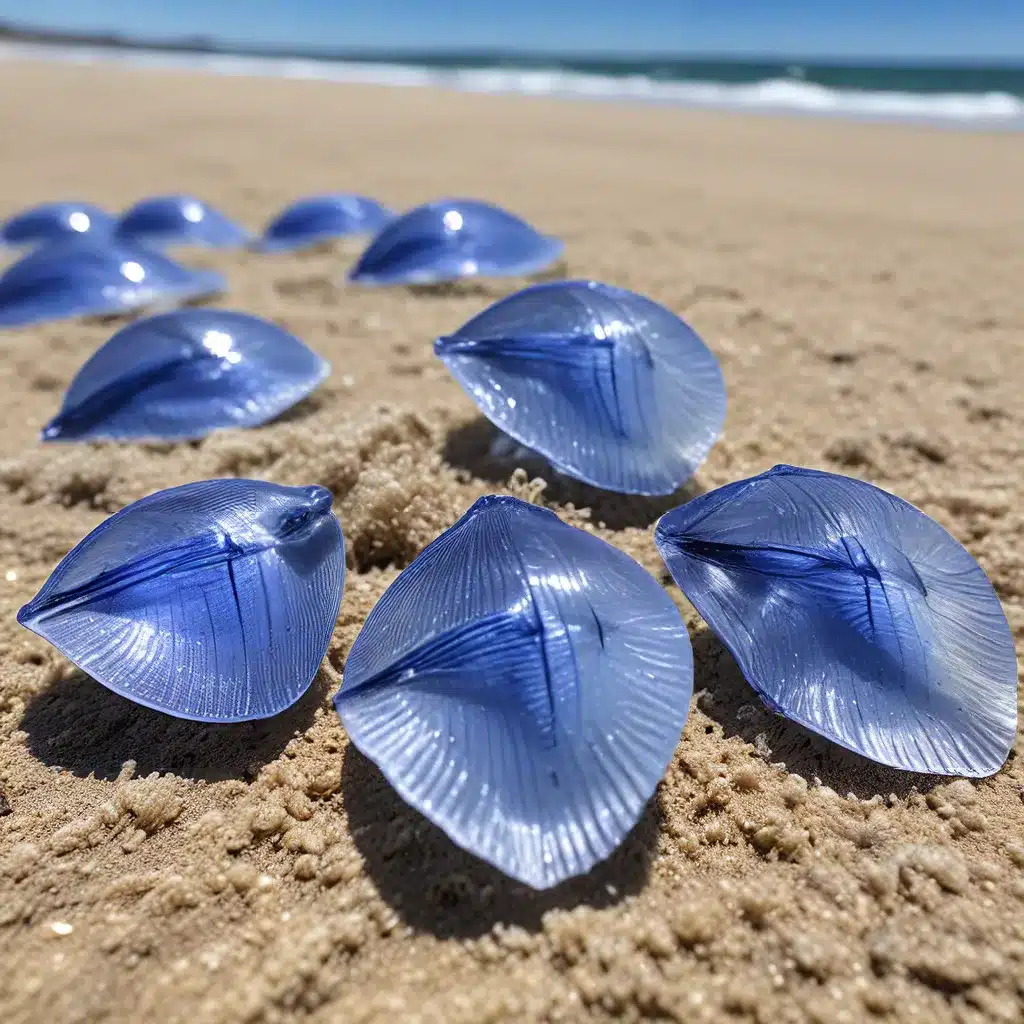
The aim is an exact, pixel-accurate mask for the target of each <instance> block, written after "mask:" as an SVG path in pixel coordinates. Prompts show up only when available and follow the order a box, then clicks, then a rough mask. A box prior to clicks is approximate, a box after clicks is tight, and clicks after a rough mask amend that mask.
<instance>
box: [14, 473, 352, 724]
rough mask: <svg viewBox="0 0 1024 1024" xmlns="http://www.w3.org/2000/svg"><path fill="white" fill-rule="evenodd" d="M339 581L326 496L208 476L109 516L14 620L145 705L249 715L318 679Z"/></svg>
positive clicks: (271, 711) (337, 532)
mask: <svg viewBox="0 0 1024 1024" xmlns="http://www.w3.org/2000/svg"><path fill="white" fill-rule="evenodd" d="M344 582H345V552H344V541H343V538H342V533H341V526H340V525H339V523H338V520H337V519H336V518H335V517H334V515H333V513H332V512H331V494H330V491H328V490H326V489H325V488H323V487H317V486H311V487H284V486H281V485H279V484H272V483H266V482H264V481H260V480H242V479H227V480H204V481H201V482H199V483H192V484H185V485H184V486H181V487H172V488H170V489H169V490H165V491H159V492H157V493H156V494H151V495H149V496H148V497H145V498H142V499H141V500H140V501H136V502H135V503H134V504H132V505H129V506H128V507H127V508H124V509H122V510H121V511H120V512H117V513H116V514H114V515H113V516H111V517H110V518H109V519H107V520H105V521H104V522H103V523H101V524H100V525H99V526H98V527H97V528H96V529H95V530H93V531H92V533H90V534H89V535H88V536H87V537H86V538H85V539H84V540H82V541H81V543H79V544H78V545H77V546H76V547H75V548H74V549H73V550H72V551H71V552H70V553H69V554H68V555H67V556H65V558H64V559H63V560H62V561H61V562H60V564H59V565H58V566H57V567H56V569H54V570H53V573H52V574H51V575H50V578H49V579H48V580H47V581H46V583H45V584H44V585H43V588H42V589H41V590H40V591H39V593H38V594H37V595H36V596H35V597H34V598H33V599H32V600H31V601H30V602H29V603H28V604H26V605H25V606H24V607H23V608H22V609H21V610H20V611H19V612H18V622H20V623H21V624H22V625H23V626H26V627H27V628H28V629H30V630H32V631H33V632H34V633H36V634H38V635H39V636H41V637H43V638H44V639H45V640H47V641H49V642H50V643H51V644H53V646H54V647H56V648H57V649H58V650H59V651H60V652H61V653H62V654H63V655H64V656H65V657H67V658H68V659H70V660H71V661H72V662H74V664H75V665H77V666H78V667H79V668H80V669H82V670H83V671H84V672H86V673H88V674H89V675H90V676H92V677H93V678H94V679H95V680H96V681H97V682H99V683H102V684H103V685H104V686H106V687H108V688H109V689H111V690H113V691H114V692H115V693H118V694H121V695H122V696H124V697H127V698H129V699H130V700H133V701H135V702H136V703H138V704H143V705H145V706H146V707H150V708H155V709H156V710H157V711H162V712H165V713H166V714H169V715H173V716H175V717H176V718H189V719H194V720H196V721H201V722H242V721H248V720H250V719H257V718H268V717H270V716H271V715H275V714H277V713H278V712H280V711H283V710H284V709H285V708H287V707H290V706H291V705H292V704H294V703H295V701H297V700H298V699H299V698H300V697H301V696H302V694H303V693H305V692H306V690H307V689H308V688H309V685H310V683H311V682H312V680H313V678H314V676H315V675H316V673H317V670H318V668H319V666H320V663H321V661H322V660H323V657H324V654H325V653H326V651H327V645H328V643H329V641H330V638H331V633H332V632H333V630H334V624H335V622H336V620H337V615H338V607H339V605H340V602H341V596H342V591H343V588H344Z"/></svg>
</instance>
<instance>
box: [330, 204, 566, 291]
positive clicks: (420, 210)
mask: <svg viewBox="0 0 1024 1024" xmlns="http://www.w3.org/2000/svg"><path fill="white" fill-rule="evenodd" d="M563 248H564V247H563V244H562V242H561V241H559V240H558V239H557V238H550V237H548V236H547V235H542V234H540V233H539V232H537V231H536V230H535V229H534V228H532V227H531V226H530V225H529V224H527V223H526V222H525V221H524V220H521V219H520V218H519V217H516V216H515V215H514V214H511V213H509V212H508V211H507V210H503V209H501V207H498V206H492V205H491V204H490V203H484V202H481V201H479V200H476V199H439V200H437V201H436V202H432V203H427V204H425V205H424V206H418V207H416V209H414V210H410V211H409V212H408V213H404V214H402V215H401V216H399V217H396V218H395V219H394V220H392V221H391V222H390V223H389V224H387V225H386V226H385V227H384V228H383V229H382V230H381V231H380V233H379V234H378V235H377V236H376V237H375V238H374V239H373V241H372V242H371V243H370V245H369V247H368V248H367V249H366V251H365V252H364V253H363V255H362V256H361V257H360V258H359V260H358V262H357V263H356V265H355V266H354V267H353V268H352V270H351V271H350V272H349V280H350V281H355V282H358V283H359V284H370V285H392V284H403V285H410V284H412V285H415V284H435V283H440V282H445V281H455V280H458V279H459V278H465V277H519V276H523V275H528V274H535V273H537V272H538V271H540V270H543V269H544V268H545V267H547V266H548V265H550V264H551V263H554V262H555V260H557V259H558V258H559V257H560V256H561V254H562V250H563Z"/></svg>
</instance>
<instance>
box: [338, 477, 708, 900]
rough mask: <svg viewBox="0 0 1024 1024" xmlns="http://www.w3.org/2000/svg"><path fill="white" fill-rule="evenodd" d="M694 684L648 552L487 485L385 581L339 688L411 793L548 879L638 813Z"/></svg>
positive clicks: (405, 793) (496, 860) (612, 843)
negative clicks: (643, 557)
mask: <svg viewBox="0 0 1024 1024" xmlns="http://www.w3.org/2000/svg"><path fill="white" fill-rule="evenodd" d="M692 689H693V660H692V652H691V648H690V641H689V636H688V635H687V632H686V628H685V626H684V625H683V622H682V619H681V618H680V615H679V612H678V610H677V609H676V607H675V605H674V604H673V603H672V600H671V598H670V597H669V596H668V594H667V593H666V592H665V591H664V589H663V588H662V587H661V586H660V585H659V584H658V583H657V581H656V580H655V579H654V578H653V577H652V576H651V575H650V574H649V573H648V572H647V571H646V570H645V569H643V568H642V567H641V566H640V565H638V564H637V563H636V562H634V561H633V560H632V559H631V558H630V557H629V556H628V555H626V554H625V553H623V552H622V551H619V550H618V549H617V548H614V547H612V546H611V545H609V544H607V543H606V542H605V541H603V540H601V539H600V538H598V537H595V536H593V535H592V534H589V533H586V532H584V531H583V530H578V529H576V528H575V527H572V526H569V525H567V524H565V523H563V522H561V520H559V519H558V518H557V516H555V514H554V513H553V512H551V511H549V510H547V509H542V508H539V507H537V506H534V505H529V504H527V503H525V502H522V501H519V500H518V499H516V498H512V497H508V496H489V497H484V498H481V499H480V500H479V501H477V502H476V504H474V505H473V507H472V508H470V510H469V511H468V512H467V513H466V514H465V515H464V516H463V517H462V518H461V519H460V520H459V521H458V522H457V523H456V524H455V525H454V526H453V527H451V529H449V530H447V531H446V532H445V533H443V534H442V535H441V536H440V537H438V538H437V539H436V540H434V541H433V542H432V543H431V544H429V545H428V546H427V547H426V548H425V549H424V550H423V551H422V552H421V553H420V555H419V556H418V557H417V558H416V559H415V560H414V561H413V562H412V563H411V564H410V565H409V567H408V568H406V569H405V570H404V571H403V572H402V573H401V574H400V575H399V577H398V578H397V580H395V582H394V583H393V584H392V585H391V586H390V587H389V588H388V590H387V591H386V592H385V594H384V596H383V597H382V598H381V600H380V601H379V602H378V604H377V605H376V607H375V608H374V609H373V611H372V612H371V613H370V615H369V617H368V618H367V620H366V623H365V625H364V626H363V629H362V631H361V632H360V633H359V636H358V637H357V638H356V640H355V643H354V644H353V646H352V649H351V651H350V652H349V655H348V659H347V661H346V664H345V673H344V679H343V682H342V686H341V689H340V690H339V692H338V694H337V696H336V697H335V705H336V706H337V709H338V713H339V714H340V716H341V719H342V722H343V723H344V725H345V728H346V730H347V731H348V734H349V737H350V738H351V740H352V742H353V743H354V744H355V745H356V746H357V747H358V748H359V749H360V750H361V751H362V752H363V753H364V754H365V755H366V756H367V757H369V758H370V759H371V760H372V761H374V762H375V763H376V764H377V766H378V767H379V768H380V769H381V771H382V772H383V774H384V775H385V777H386V778H387V779H388V780H389V781H390V783H391V784H392V785H393V786H394V787H395V789H396V790H397V791H398V792H399V794H401V796H402V797H403V798H404V799H405V800H406V801H407V802H408V803H409V804H411V805H412V806H413V807H414V808H416V809H417V810H418V811H420V812H421V813H422V814H424V815H425V816H426V817H427V818H429V819H430V820H431V821H433V822H434V823H435V824H436V825H438V826H439V827H440V828H441V829H443V830H444V831H445V832H446V833H447V834H448V836H449V837H450V838H451V839H452V840H453V841H454V842H455V843H456V844H457V845H459V846H461V847H463V848H464V849H465V850H467V851H469V852H470V853H472V854H474V855H475V856H477V857H480V858H482V859H483V860H485V861H487V862H488V863H490V864H491V865H493V866H495V867H497V868H498V869H499V870H501V871H503V872H504V873H505V874H507V875H509V876H511V877H513V878H515V879H517V880H519V881H521V882H524V883H526V884H527V885H530V886H532V887H534V888H536V889H544V888H548V887H550V886H553V885H556V884H557V883H559V882H561V881H562V880H563V879H566V878H569V877H571V876H574V875H579V874H582V873H584V872H586V871H588V870H589V869H590V868H591V867H592V866H593V865H594V864H596V863H597V862H599V861H601V860H603V859H604V858H606V857H607V856H608V855H609V854H610V853H611V852H612V851H613V850H614V849H615V848H616V847H617V846H618V845H619V844H620V843H621V841H622V840H623V839H624V838H625V836H626V835H627V833H628V832H629V831H630V829H631V828H632V827H633V826H634V824H635V823H636V821H637V819H638V817H639V816H640V814H641V812H642V811H643V809H644V806H645V805H646V803H647V801H648V800H649V798H650V797H651V794H652V793H653V792H654V789H655V787H656V786H657V784H658V782H659V780H660V779H661V777H662V775H663V773H664V771H665V768H666V766H667V765H668V763H669V762H670V760H671V758H672V756H673V752H674V750H675V747H676V744H677V743H678V741H679V737H680V734H681V732H682V728H683V725H684V723H685V721H686V716H687V713H688V710H689V704H690V697H691V694H692Z"/></svg>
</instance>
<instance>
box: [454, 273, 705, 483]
mask: <svg viewBox="0 0 1024 1024" xmlns="http://www.w3.org/2000/svg"><path fill="white" fill-rule="evenodd" d="M434 351H435V352H436V353H437V355H438V356H439V357H440V358H441V359H442V360H443V361H444V363H445V365H446V366H447V367H448V369H449V370H450V371H451V373H452V374H453V375H454V376H455V378H456V379H457V380H458V381H459V383H460V384H461V385H462V386H463V388H465V390H466V391H467V392H468V393H469V395H470V397H471V398H472V399H473V400H474V401H475V402H476V404H477V405H478V406H479V407H480V410H481V411H482V412H483V413H484V415H485V416H487V418H488V419H489V420H491V422H492V423H494V424H495V426H497V427H499V428H500V429H501V430H503V431H504V432H505V433H506V434H508V435H509V436H511V437H513V438H515V440H517V441H519V442H520V443H521V444H523V445H525V446H526V447H527V448H531V449H533V450H535V451H538V452H540V453H541V454H542V455H544V456H545V457H546V458H547V459H548V460H550V462H551V463H552V465H553V466H554V467H555V468H556V469H558V470H559V471H561V472H562V473H565V474H567V475H568V476H572V477H575V478H577V479H579V480H583V481H586V482H587V483H591V484H594V485H596V486H598V487H603V488H605V489H607V490H611V491H621V492H624V493H630V494H649V495H650V494H671V493H672V491H674V490H675V489H676V488H677V487H678V486H679V485H680V484H682V483H683V482H684V481H685V480H687V479H688V478H689V477H690V476H691V475H692V474H693V472H694V470H696V468H697V467H698V466H699V465H700V463H701V462H702V461H703V460H704V458H705V456H706V455H707V453H708V451H709V450H710V448H711V446H712V445H713V444H714V443H715V440H716V439H717V438H718V435H719V433H720V432H721V429H722V423H723V421H724V420H725V384H724V381H723V379H722V372H721V370H720V368H719V365H718V361H717V360H716V359H715V357H714V355H713V354H712V353H711V351H710V350H709V349H708V347H707V346H706V345H705V344H704V342H703V341H701V339H700V338H699V337H698V336H697V334H696V333H695V332H694V331H693V330H692V329H691V328H690V327H689V326H687V324H685V323H684V322H683V321H682V320H680V319H679V317H677V316H676V315H675V314H674V313H672V312H670V311H669V310H667V309H666V308H665V307H664V306H660V305H659V304H658V303H656V302H652V301H651V300H650V299H647V298H644V297H643V296H642V295H637V294H635V293H634V292H629V291H625V290H624V289H622V288H613V287H611V286H609V285H605V284H599V283H598V282H596V281H557V282H552V283H549V284H540V285H535V286H533V287H531V288H527V289H525V290H523V291H521V292H517V293H516V294H515V295H510V296H508V297H507V298H505V299H502V300H501V301H499V302H497V303H495V304H494V305H493V306H491V307H490V308H489V309H486V310H484V312H482V313H480V314H478V315H477V316H475V317H474V318H473V319H472V320H470V321H469V323H467V324H466V325H465V326H463V327H462V328H460V329H459V330H458V331H456V333H455V334H453V335H451V336H449V337H444V338H439V339H438V340H437V341H436V342H435V344H434Z"/></svg>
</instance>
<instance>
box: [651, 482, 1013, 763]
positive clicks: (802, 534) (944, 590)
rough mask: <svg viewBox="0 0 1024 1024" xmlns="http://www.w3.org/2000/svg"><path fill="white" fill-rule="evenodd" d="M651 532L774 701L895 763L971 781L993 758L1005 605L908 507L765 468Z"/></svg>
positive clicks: (952, 543) (872, 491)
mask: <svg viewBox="0 0 1024 1024" xmlns="http://www.w3.org/2000/svg"><path fill="white" fill-rule="evenodd" d="M655 541H656V542H657V545H658V548H659V550H660V551H661V554H662V556H663V557H664V559H665V561H666V563H667V564H668V567H669V570H670V571H671V573H672V576H673V577H674V579H675V580H676V582H677V583H678V584H679V586H680V587H681V588H682V590H683V592H684V593H685V594H686V596H687V597H688V598H689V599H690V601H691V602H692V603H693V605H694V606H695V607H696V608H697V610H698V611H699V612H700V614H701V615H702V616H703V617H704V618H705V620H706V621H707V623H708V625H709V626H710V627H711V629H712V630H713V631H714V632H715V633H716V634H717V636H718V637H719V639H720V640H721V641H722V642H723V643H724V644H725V646H726V647H728V648H729V650H730V651H731V652H732V654H733V657H735V659H736V661H737V663H738V664H739V667H740V669H741V670H742V672H743V674H744V676H746V678H747V680H748V681H749V682H750V684H751V685H752V686H753V687H754V689H755V690H757V692H758V693H759V694H760V696H761V698H762V699H763V700H764V702H765V703H766V704H767V705H768V706H769V707H771V708H772V709H773V710H775V711H777V712H780V713H781V714H783V715H785V716H786V717H787V718H791V719H793V720H794V721H796V722H799V723H801V724H802V725H805V726H807V727H808V728H809V729H812V730H814V731H815V732H818V733H821V734H822V735H823V736H826V737H828V738H829V739H831V740H833V741H835V742H836V743H839V744H841V745H842V746H844V747H847V748H848V749H850V750H853V751H856V752H857V753H858V754H863V755H864V756H866V757H869V758H872V759H873V760H875V761H879V762H881V763H882V764H886V765H890V766H892V767H895V768H902V769H907V770H911V771H918V772H930V773H934V774H946V775H967V776H974V777H978V776H985V775H991V774H992V773H993V772H995V771H997V770H998V768H999V767H1000V765H1001V764H1002V763H1003V761H1004V760H1005V759H1006V757H1007V755H1008V754H1009V751H1010V748H1011V746H1012V744H1013V741H1014V736H1015V732H1016V725H1017V668H1016V657H1015V654H1014V646H1013V637H1012V636H1011V634H1010V629H1009V626H1008V625H1007V622H1006V617H1005V616H1004V614H1003V611H1002V608H1001V607H1000V604H999V599H998V598H997V597H996V594H995V591H994V590H993V588H992V585H991V583H989V581H988V578H987V577H986V576H985V573H984V572H983V571H982V569H981V567H980V566H979V565H978V563H977V562H976V561H975V560H974V558H972V557H971V555H970V554H969V553H968V552H967V551H966V550H965V549H964V548H963V547H962V546H961V545H960V544H959V543H958V542H957V541H956V540H954V539H953V537H951V536H950V535H949V534H948V533H947V532H946V531H945V530H944V529H943V528H942V527H941V526H940V525H939V524H938V523H936V522H935V521H934V520H933V519H931V518H929V517H928V516H927V515H925V514H924V513H923V512H921V511H920V510H919V509H917V508H915V507H914V506H913V505H910V504H908V503H907V502H905V501H903V500H901V499H900V498H897V497H895V496H894V495H892V494H889V493H888V492H886V491H883V490H881V489H879V488H877V487H874V486H872V485H870V484H867V483H864V482H863V481H860V480H854V479H852V478H850V477H844V476H838V475H835V474H832V473H823V472H817V471H813V470H808V469H800V468H797V467H793V466H776V467H775V468H774V469H772V470H770V471H768V472H767V473H762V474H761V475H760V476H755V477H752V478H751V479H749V480H741V481H739V482H737V483H733V484H729V485H727V486H725V487H721V488H719V489H718V490H716V491H712V492H711V493H708V494H704V495H701V496H700V497H698V498H695V499H694V500H692V501H690V502H688V503H687V504H685V505H683V506H682V507H680V508H677V509H675V510H673V511H672V512H669V513H668V514H666V515H665V516H663V517H662V519H661V520H660V522H659V523H658V526H657V529H656V531H655Z"/></svg>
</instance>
